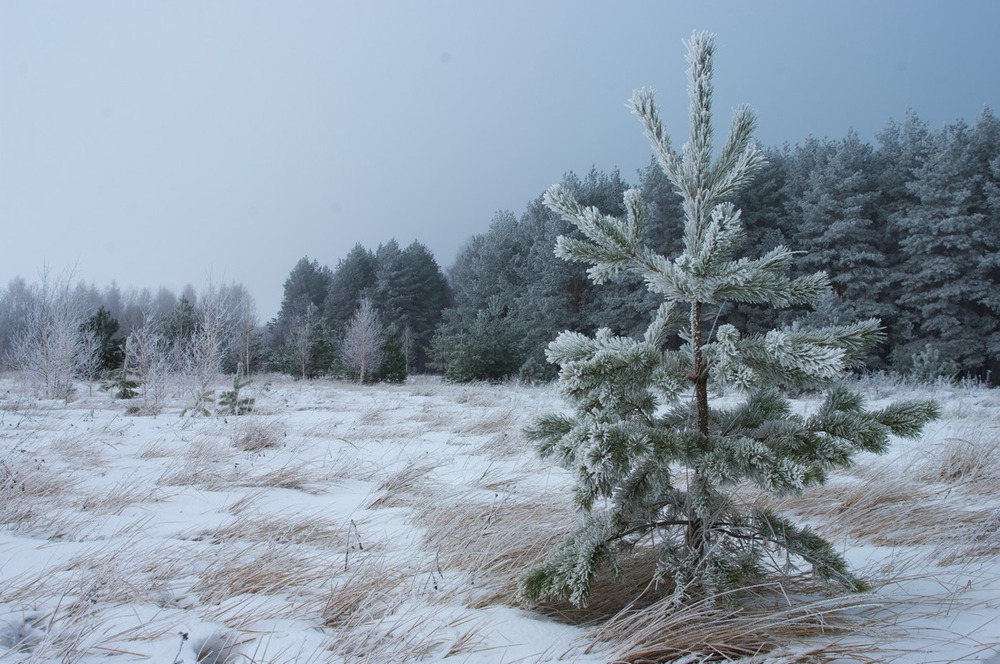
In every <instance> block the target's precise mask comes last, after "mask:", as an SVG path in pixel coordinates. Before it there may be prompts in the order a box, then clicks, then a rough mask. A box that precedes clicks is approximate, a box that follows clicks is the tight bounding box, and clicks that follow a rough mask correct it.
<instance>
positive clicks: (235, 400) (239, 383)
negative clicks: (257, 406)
mask: <svg viewBox="0 0 1000 664" xmlns="http://www.w3.org/2000/svg"><path fill="white" fill-rule="evenodd" d="M252 382H253V381H252V380H250V379H249V378H248V379H245V380H244V378H243V363H242V362H239V363H238V364H237V365H236V375H234V376H233V389H231V390H226V391H224V392H222V393H221V394H219V413H220V414H223V415H246V414H247V413H251V412H253V405H254V398H253V397H240V390H242V389H243V388H244V387H246V386H247V385H249V384H250V383H252Z"/></svg>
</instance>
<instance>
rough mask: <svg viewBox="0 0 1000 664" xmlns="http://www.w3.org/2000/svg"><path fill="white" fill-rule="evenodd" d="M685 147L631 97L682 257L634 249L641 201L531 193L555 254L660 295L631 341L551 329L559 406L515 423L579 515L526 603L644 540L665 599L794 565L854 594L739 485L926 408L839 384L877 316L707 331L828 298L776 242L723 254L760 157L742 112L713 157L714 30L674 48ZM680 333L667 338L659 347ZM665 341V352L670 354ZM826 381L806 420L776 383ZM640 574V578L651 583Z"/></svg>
mask: <svg viewBox="0 0 1000 664" xmlns="http://www.w3.org/2000/svg"><path fill="white" fill-rule="evenodd" d="M688 49H689V55H688V58H689V64H690V69H689V76H690V89H689V91H690V96H691V109H690V122H691V135H690V140H689V142H688V143H687V144H686V145H685V146H684V148H683V150H682V152H681V153H680V154H678V153H676V152H675V151H674V149H673V148H672V147H671V141H670V139H669V137H668V136H667V133H666V131H665V130H664V126H663V123H662V122H661V120H660V115H659V111H658V110H657V108H656V106H655V105H654V103H653V95H652V93H651V92H650V91H649V90H640V91H638V92H636V93H635V95H634V96H633V98H632V102H631V104H632V109H633V111H634V112H635V114H636V115H637V116H638V117H639V119H640V120H641V121H642V124H643V127H644V129H645V133H646V135H647V137H648V138H649V139H650V141H651V143H652V145H653V149H654V151H655V154H656V157H657V159H658V161H659V164H660V166H661V167H662V168H663V170H664V172H665V173H666V175H667V177H668V178H669V180H670V182H671V183H672V184H673V185H674V187H675V189H676V190H677V192H678V193H679V194H680V196H681V197H682V199H683V209H684V214H685V227H684V251H683V252H682V253H681V254H680V255H679V256H677V257H676V258H674V259H673V260H669V259H668V258H666V257H664V256H662V255H660V254H657V253H655V252H653V251H652V250H650V249H649V248H648V247H647V246H646V245H645V244H644V243H643V241H642V237H643V217H644V204H643V201H642V198H641V196H640V193H639V192H638V191H636V190H631V191H628V192H626V194H625V197H624V202H625V209H626V211H627V215H626V217H625V218H624V219H620V218H615V217H610V216H605V215H603V214H601V213H600V212H599V211H598V210H597V209H596V208H584V207H582V206H580V205H579V204H578V203H577V202H576V201H575V200H574V199H573V197H572V196H571V195H570V194H569V193H568V192H567V191H566V190H565V189H563V188H561V187H559V186H555V187H553V188H551V189H549V191H548V192H547V193H546V195H545V203H546V205H548V206H549V207H550V208H551V209H552V210H554V211H555V212H557V213H558V214H560V215H561V216H562V217H563V218H564V219H566V220H568V221H570V222H572V223H573V224H574V225H575V226H576V227H577V229H579V231H580V232H581V233H582V235H583V236H584V237H583V238H580V237H566V236H562V237H560V238H559V239H558V241H557V244H556V248H555V252H556V254H557V255H558V256H560V257H561V258H564V259H567V260H575V261H583V262H586V263H589V264H591V267H590V268H589V271H588V273H589V276H590V278H591V279H592V280H593V281H594V282H595V283H597V284H601V283H604V282H606V281H607V280H608V279H609V278H611V277H612V276H614V275H615V274H616V273H619V272H622V271H631V272H634V273H637V274H638V275H640V276H642V277H643V278H644V280H645V283H646V286H647V288H648V289H650V290H651V291H653V292H654V293H656V294H658V295H659V296H661V297H662V299H663V302H662V304H661V305H660V306H659V309H658V310H657V311H656V312H655V313H654V314H653V316H652V323H651V324H650V326H649V328H648V329H647V330H646V332H645V334H644V336H643V337H642V338H641V339H636V338H630V337H622V336H617V335H615V334H614V333H613V332H612V331H611V330H609V329H601V330H599V331H598V332H597V333H596V335H595V336H594V337H592V338H591V337H587V336H584V335H582V334H578V333H573V332H564V333H562V334H561V335H559V337H558V338H557V339H556V340H555V341H553V342H552V343H551V344H550V345H549V348H548V351H547V357H548V359H549V361H551V362H553V363H556V364H558V365H559V367H560V374H559V382H560V387H561V389H562V392H563V394H564V396H565V397H566V399H567V400H568V401H569V402H570V403H571V404H572V405H573V407H574V410H575V412H574V413H573V414H572V415H564V414H552V415H548V416H545V417H542V418H540V419H539V420H538V421H537V422H536V423H535V424H534V425H533V426H531V427H530V428H529V430H528V435H529V436H530V437H531V438H532V439H533V440H535V441H537V443H538V444H539V448H538V449H539V452H540V454H541V455H542V456H543V457H554V458H555V459H557V460H558V461H559V462H560V463H561V464H562V465H563V466H564V467H565V468H567V469H569V470H570V471H572V473H573V474H574V476H575V481H576V486H575V501H576V504H577V505H578V507H579V508H580V510H581V512H582V519H581V523H580V525H579V526H578V527H577V529H576V530H575V532H573V533H572V534H570V535H569V536H568V537H567V538H566V539H565V540H564V541H563V542H562V543H561V544H559V545H558V546H557V547H556V548H555V550H553V551H552V552H551V553H550V555H549V557H548V558H547V560H546V561H545V562H544V563H543V564H541V565H540V566H538V567H537V568H535V569H533V570H530V571H529V572H528V573H527V574H526V575H525V577H524V578H523V579H522V584H521V590H522V592H523V594H524V595H525V596H526V597H528V598H531V599H539V598H543V597H562V598H568V599H569V600H570V601H572V602H573V603H574V604H576V605H585V604H587V603H588V601H589V598H590V592H591V585H592V582H593V580H594V578H595V576H596V575H597V574H598V572H599V571H600V570H601V569H602V568H604V567H608V568H610V570H611V571H612V573H615V574H617V573H619V572H620V571H621V567H620V560H619V555H618V554H619V553H620V552H622V551H623V550H629V549H631V548H633V547H635V546H637V545H640V544H641V545H643V546H645V545H646V544H647V543H652V544H653V545H655V547H656V549H657V556H658V566H657V569H656V572H655V575H656V578H655V580H656V581H665V582H669V583H672V584H673V585H672V587H673V588H674V592H675V593H676V598H677V599H678V600H684V599H685V598H696V597H699V598H705V597H712V596H716V595H717V594H719V593H721V592H724V591H726V590H728V589H732V588H738V587H740V586H742V585H743V584H748V583H753V582H754V580H755V579H759V578H762V577H763V576H764V575H765V574H766V573H767V569H766V567H765V561H766V560H768V559H773V556H774V554H775V552H776V551H777V552H780V555H781V557H782V559H787V560H788V561H790V562H792V563H793V564H795V565H798V566H802V565H805V566H807V567H808V568H811V570H812V572H813V573H814V575H816V576H817V577H820V578H822V579H827V580H833V581H837V582H840V583H841V584H843V585H844V586H846V587H848V588H850V589H854V590H858V589H862V588H863V587H864V584H863V582H862V581H861V580H859V579H857V578H855V577H854V576H853V575H852V574H851V572H850V571H849V570H848V567H847V564H846V562H845V560H844V559H843V558H842V557H841V556H840V555H839V554H838V553H837V552H836V551H835V549H834V548H833V547H832V546H831V545H830V544H829V543H828V542H826V541H825V540H823V539H822V538H821V537H819V536H818V535H816V534H815V533H813V532H812V531H811V530H810V529H809V528H805V527H800V526H798V525H796V524H794V523H792V522H791V521H789V520H788V519H786V518H783V517H781V516H779V515H777V514H775V513H773V512H771V511H768V510H766V509H762V508H759V507H756V506H754V505H753V504H749V503H747V502H746V501H741V500H740V499H739V497H738V495H737V491H736V489H737V488H738V487H740V486H741V485H753V486H756V487H758V488H759V489H763V490H764V491H767V492H771V493H774V494H791V493H796V492H800V491H802V490H803V489H805V488H807V487H810V486H815V485H817V484H822V483H823V482H824V481H825V480H826V479H827V475H828V473H829V472H830V471H831V470H833V469H836V468H843V467H846V466H849V465H850V464H851V460H852V457H853V456H854V455H855V454H856V453H857V452H861V451H867V452H875V453H879V452H882V451H884V450H885V449H886V447H887V445H888V443H889V437H890V436H891V435H896V436H904V437H913V436H916V435H918V434H919V433H920V431H921V429H922V427H923V425H924V424H925V423H926V422H928V421H929V420H931V419H933V418H934V417H936V415H937V407H936V405H935V404H934V403H932V402H925V401H908V402H901V403H897V404H894V405H891V406H889V407H887V408H884V409H882V410H877V411H870V410H866V409H865V408H864V406H863V404H862V400H861V398H860V397H859V396H857V395H856V394H853V393H851V392H850V391H849V390H847V389H845V388H844V387H841V386H838V380H839V379H840V378H842V377H843V376H844V375H845V372H847V371H848V370H849V369H850V368H852V367H854V366H857V364H858V363H859V362H860V359H861V357H862V354H863V352H864V350H865V349H866V348H867V347H869V346H870V345H871V344H873V343H875V342H877V341H878V340H879V339H880V338H881V331H880V327H879V322H878V321H877V320H867V321H862V322H858V323H855V324H853V325H845V326H836V327H826V328H821V329H800V328H797V327H792V328H790V329H781V330H772V331H770V332H767V333H766V334H761V335H742V334H741V333H740V332H739V331H738V330H737V329H736V328H735V327H733V326H732V325H721V326H720V327H718V328H717V329H714V330H713V329H712V328H711V327H710V326H714V324H715V323H714V321H715V320H716V319H717V317H718V315H719V314H720V313H722V312H723V311H722V310H723V307H724V305H725V303H726V302H750V303H755V304H762V305H769V306H771V307H775V308H778V307H786V306H789V305H796V304H807V303H815V302H817V301H818V300H819V299H820V298H822V297H823V296H824V295H826V294H827V293H828V291H829V284H828V280H827V277H826V275H825V274H824V273H816V274H812V275H809V276H805V277H800V278H796V279H791V278H789V277H788V276H787V272H788V268H789V267H790V265H791V262H792V258H793V252H792V251H790V250H789V249H787V248H785V247H781V246H779V247H777V248H775V249H772V250H770V251H768V252H766V253H765V254H764V255H763V256H762V257H760V258H753V259H752V258H736V257H735V256H736V251H737V249H738V247H739V246H740V241H741V239H742V237H743V230H742V225H741V221H740V211H739V210H737V209H736V208H735V207H734V206H733V204H732V203H730V202H728V199H730V198H732V197H733V196H734V195H735V194H736V193H737V192H738V191H739V190H740V189H741V188H743V187H745V186H746V185H747V184H748V183H749V182H750V181H751V179H752V177H753V175H754V174H755V173H756V172H757V170H758V169H759V168H760V167H761V165H762V164H763V158H762V155H761V153H760V152H759V151H758V149H757V147H756V145H755V143H753V142H752V141H751V134H752V131H753V129H754V126H755V119H754V116H753V114H752V112H751V111H750V110H749V109H748V108H746V107H741V108H739V109H737V110H736V112H735V115H734V118H733V121H732V125H731V128H730V135H729V138H728V140H727V141H726V142H725V143H724V144H723V145H722V147H721V151H720V152H719V153H718V156H717V157H716V159H715V161H714V162H713V161H712V150H713V141H712V126H711V97H712V84H711V76H712V56H713V50H714V39H713V37H712V36H711V35H709V34H706V33H697V32H696V33H695V34H694V35H693V36H692V38H691V41H690V42H689V43H688ZM675 335H679V336H680V340H681V343H680V347H679V349H678V350H671V349H670V347H669V346H668V341H670V340H671V338H673V337H674V336H675ZM675 347H676V346H675ZM710 383H712V384H717V385H719V386H723V385H726V386H730V387H734V388H736V389H738V390H739V391H740V392H741V393H742V394H743V395H744V397H745V398H744V399H743V401H742V403H741V404H740V405H738V406H735V407H732V408H728V409H720V408H713V407H712V406H711V405H710V404H709V385H710ZM804 388H808V389H815V388H823V389H826V390H827V395H826V399H825V401H824V402H823V403H822V405H821V406H820V407H819V409H818V410H817V411H816V412H815V413H814V414H812V415H810V416H808V417H804V416H800V415H798V414H796V413H794V412H793V411H792V409H791V407H790V405H789V402H788V400H787V398H786V397H785V396H784V394H783V390H784V389H796V390H798V389H804ZM651 580H652V579H651Z"/></svg>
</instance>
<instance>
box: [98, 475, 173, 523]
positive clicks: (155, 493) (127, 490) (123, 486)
mask: <svg viewBox="0 0 1000 664" xmlns="http://www.w3.org/2000/svg"><path fill="white" fill-rule="evenodd" d="M167 497H168V494H167V493H166V492H165V491H164V490H163V489H161V488H160V487H158V486H154V485H152V482H151V481H150V480H149V479H148V478H139V479H134V480H130V481H127V482H117V483H115V484H112V485H111V486H109V487H107V488H102V489H100V490H97V491H91V492H90V493H89V494H87V495H85V496H83V497H82V500H81V501H80V503H79V504H80V509H82V510H85V511H88V512H91V513H96V514H115V515H120V514H121V513H122V512H124V511H125V510H126V509H127V508H129V507H133V506H135V505H139V504H142V503H159V502H162V501H164V500H166V499H167Z"/></svg>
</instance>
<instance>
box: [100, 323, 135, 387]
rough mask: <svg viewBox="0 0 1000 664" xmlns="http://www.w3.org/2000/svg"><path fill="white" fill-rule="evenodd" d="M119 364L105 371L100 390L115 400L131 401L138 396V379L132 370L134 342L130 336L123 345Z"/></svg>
mask: <svg viewBox="0 0 1000 664" xmlns="http://www.w3.org/2000/svg"><path fill="white" fill-rule="evenodd" d="M123 349H124V350H123V352H122V358H121V364H120V365H119V366H118V367H116V368H114V369H110V370H108V371H107V373H106V375H105V380H104V382H103V383H102V384H101V388H102V389H104V390H107V391H109V392H111V393H112V394H113V395H114V397H115V398H116V399H133V398H135V397H136V396H138V395H139V386H140V385H141V383H140V382H139V377H138V376H137V375H136V374H135V372H134V371H133V370H132V365H133V363H134V360H133V356H134V355H135V340H134V339H133V337H132V336H131V335H130V336H129V337H128V338H127V339H126V340H125V343H124V344H123Z"/></svg>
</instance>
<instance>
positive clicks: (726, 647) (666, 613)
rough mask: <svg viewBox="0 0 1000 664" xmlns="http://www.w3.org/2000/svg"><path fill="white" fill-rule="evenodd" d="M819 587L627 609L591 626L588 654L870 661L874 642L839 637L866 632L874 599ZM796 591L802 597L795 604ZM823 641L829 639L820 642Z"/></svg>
mask: <svg viewBox="0 0 1000 664" xmlns="http://www.w3.org/2000/svg"><path fill="white" fill-rule="evenodd" d="M795 586H798V587H795ZM816 591H817V589H816V588H813V587H811V584H808V583H807V582H804V581H803V580H791V581H790V582H789V581H787V580H786V581H785V582H784V583H783V584H782V585H780V586H778V585H773V586H769V585H763V586H759V587H756V588H751V589H744V590H742V591H740V593H739V595H738V596H733V597H729V598H723V599H724V600H726V601H723V602H722V604H734V605H735V607H734V608H728V609H723V608H719V603H717V602H711V601H701V602H694V603H689V604H684V605H681V606H676V605H673V604H671V601H672V600H671V599H670V598H664V599H661V600H659V601H657V602H655V603H653V604H650V605H649V606H646V607H643V608H640V609H636V608H635V607H627V608H625V609H623V610H622V611H621V612H619V613H618V614H617V615H615V616H613V617H612V618H611V619H609V620H608V621H606V622H605V623H603V624H601V625H600V626H598V627H595V628H594V629H593V630H592V631H591V632H590V634H589V638H590V639H591V643H590V645H589V646H587V648H585V650H584V652H587V653H589V652H592V651H594V650H598V651H604V650H605V649H607V650H610V659H612V660H613V661H615V662H643V663H647V662H649V663H651V662H672V661H678V660H680V661H689V662H730V661H734V660H740V659H744V658H757V657H761V656H763V655H768V654H770V653H772V652H776V653H781V652H782V651H784V655H785V656H784V657H782V658H781V660H780V661H784V662H824V661H832V660H834V659H838V658H839V657H841V656H844V655H847V656H848V657H849V658H851V660H852V661H865V660H866V658H867V657H869V656H871V655H874V654H876V652H877V651H876V650H875V649H874V648H873V647H872V646H861V645H859V644H853V645H850V646H847V645H846V644H841V645H838V643H837V641H838V640H842V639H843V638H844V637H845V636H847V635H849V634H856V633H858V632H862V631H863V630H864V628H865V627H866V623H867V620H866V618H865V617H864V611H863V609H871V608H872V607H874V606H875V603H874V601H873V599H872V598H871V597H870V596H864V595H854V596H848V597H843V596H842V597H822V596H817V595H816ZM748 596H750V597H749V598H750V599H752V601H750V602H748V601H747V599H748ZM791 596H795V597H796V599H795V601H794V602H791V603H790V602H788V598H789V597H791ZM809 597H812V598H811V599H809ZM761 599H764V600H765V601H763V602H761ZM817 641H820V642H824V643H823V645H822V646H817V645H816V643H817ZM796 646H799V648H800V652H799V653H798V654H795V649H796V648H795V647H796ZM758 661H759V660H758ZM871 661H874V660H871Z"/></svg>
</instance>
